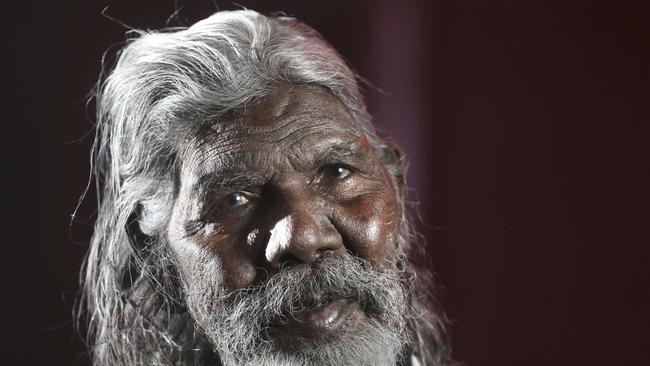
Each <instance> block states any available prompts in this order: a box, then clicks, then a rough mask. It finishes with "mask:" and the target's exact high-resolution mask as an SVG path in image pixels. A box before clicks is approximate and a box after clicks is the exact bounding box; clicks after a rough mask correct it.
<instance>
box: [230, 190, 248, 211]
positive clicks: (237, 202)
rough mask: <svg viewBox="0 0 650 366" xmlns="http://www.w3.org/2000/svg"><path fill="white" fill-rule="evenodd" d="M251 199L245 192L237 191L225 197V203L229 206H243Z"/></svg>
mask: <svg viewBox="0 0 650 366" xmlns="http://www.w3.org/2000/svg"><path fill="white" fill-rule="evenodd" d="M249 201H250V199H249V197H248V196H247V195H246V194H245V193H243V192H235V193H231V194H229V195H228V196H227V197H226V199H225V204H226V206H228V207H232V208H235V207H241V206H244V205H245V204H247V203H248V202H249Z"/></svg>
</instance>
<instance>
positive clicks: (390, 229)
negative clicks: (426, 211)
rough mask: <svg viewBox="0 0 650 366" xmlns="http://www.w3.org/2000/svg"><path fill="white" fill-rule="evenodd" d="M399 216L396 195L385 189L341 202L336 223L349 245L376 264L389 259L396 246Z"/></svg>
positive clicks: (351, 248) (353, 250)
mask: <svg viewBox="0 0 650 366" xmlns="http://www.w3.org/2000/svg"><path fill="white" fill-rule="evenodd" d="M397 217H398V215H397V204H396V202H395V198H394V196H393V195H391V194H389V193H387V192H382V193H377V194H373V195H366V196H363V197H360V198H356V199H354V200H351V201H349V202H347V203H346V204H345V205H342V206H341V208H340V210H339V211H338V214H337V215H336V216H335V218H334V224H335V225H336V226H337V228H338V229H339V231H340V233H341V236H342V237H343V238H344V241H345V245H346V246H347V249H348V250H350V251H351V252H352V253H354V254H355V255H357V256H359V257H361V258H364V259H366V260H368V261H370V262H371V263H372V264H373V265H375V266H376V265H377V264H379V263H381V262H383V261H384V260H386V259H388V256H389V255H390V254H391V253H393V250H394V249H395V240H394V233H395V230H396V228H397Z"/></svg>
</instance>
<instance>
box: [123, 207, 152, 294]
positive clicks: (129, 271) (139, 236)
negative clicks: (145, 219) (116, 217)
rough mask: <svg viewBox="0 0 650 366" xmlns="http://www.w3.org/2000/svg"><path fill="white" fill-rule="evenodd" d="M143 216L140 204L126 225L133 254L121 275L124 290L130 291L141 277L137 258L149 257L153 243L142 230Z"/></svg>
mask: <svg viewBox="0 0 650 366" xmlns="http://www.w3.org/2000/svg"><path fill="white" fill-rule="evenodd" d="M141 214H142V205H140V204H138V205H137V207H136V209H135V210H134V211H133V213H132V214H131V215H130V216H129V220H128V222H127V224H126V234H127V236H128V240H129V245H130V246H131V249H132V250H133V253H131V254H129V257H128V260H127V261H126V265H125V266H124V268H123V269H122V273H121V275H120V286H121V287H122V289H123V290H126V289H129V288H131V287H132V286H133V283H134V282H135V281H136V280H137V279H138V277H140V274H141V270H140V266H139V265H138V264H137V263H138V258H137V257H140V258H142V257H144V256H146V255H147V252H148V251H147V247H148V246H149V244H150V243H151V238H150V237H149V236H148V235H146V234H145V233H143V232H142V229H141V228H140V215H141Z"/></svg>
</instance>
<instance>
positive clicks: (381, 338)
mask: <svg viewBox="0 0 650 366" xmlns="http://www.w3.org/2000/svg"><path fill="white" fill-rule="evenodd" d="M210 272H213V271H207V272H202V273H198V272H197V271H195V272H193V273H191V274H189V276H188V277H185V278H184V283H185V285H184V287H185V291H186V294H187V297H186V301H187V305H188V308H189V310H190V313H191V315H192V317H193V318H194V320H195V322H196V325H197V326H198V328H199V330H200V331H201V332H202V333H203V334H204V335H205V336H206V337H207V339H208V340H209V341H210V342H211V343H212V345H214V348H215V349H214V351H215V352H216V353H218V354H219V357H220V358H221V361H222V363H223V364H224V365H226V366H239V365H251V366H252V365H255V366H260V365H261V366H271V365H273V366H294V365H296V366H297V365H300V366H303V365H324V366H330V365H331V366H334V365H360V366H365V365H368V366H371V365H373V366H383V365H386V366H394V365H396V364H397V363H398V361H399V360H400V359H401V358H403V357H404V356H406V355H404V354H403V352H404V349H405V345H407V344H408V343H409V342H408V341H409V340H408V336H407V329H406V324H408V323H409V320H412V318H413V315H412V311H411V309H410V307H409V306H408V300H407V299H408V294H409V293H410V283H409V281H407V280H405V279H404V278H403V277H405V276H403V275H402V272H400V271H397V270H395V269H386V270H382V271H377V270H375V269H373V268H372V267H371V265H370V264H369V263H368V262H367V261H365V260H362V259H359V258H357V257H354V256H352V255H349V254H345V255H342V256H337V257H330V258H326V259H324V260H322V261H321V263H319V265H318V266H317V267H316V268H310V267H308V266H303V265H300V266H292V267H287V268H283V269H282V270H281V271H280V272H278V273H276V274H275V275H273V276H271V277H270V278H269V279H268V280H267V281H265V282H264V283H261V284H256V285H252V286H250V287H248V288H246V289H242V290H236V291H232V292H228V291H225V290H224V289H223V285H222V281H221V280H219V279H220V278H221V277H220V276H219V277H215V273H210ZM215 278H216V279H217V280H215ZM350 296H353V297H355V298H356V300H357V301H358V304H359V306H360V308H361V309H362V310H363V312H364V313H365V315H366V317H365V318H364V319H363V320H362V321H361V324H359V325H357V326H355V327H354V329H347V328H345V327H344V329H342V330H339V331H337V332H336V334H335V335H333V336H327V337H321V338H309V339H307V338H304V337H300V336H295V337H292V338H291V339H290V340H286V339H285V340H284V341H281V342H279V340H278V339H276V338H275V337H273V336H272V335H271V334H269V327H270V326H271V325H273V324H281V323H283V319H284V320H286V319H287V318H288V317H290V316H291V314H293V313H295V312H296V311H300V310H303V309H309V308H312V307H314V306H315V305H316V304H318V303H319V301H321V299H323V298H325V299H336V298H344V297H350ZM352 330H353V331H352ZM280 345H283V346H282V347H280ZM287 345H289V347H287Z"/></svg>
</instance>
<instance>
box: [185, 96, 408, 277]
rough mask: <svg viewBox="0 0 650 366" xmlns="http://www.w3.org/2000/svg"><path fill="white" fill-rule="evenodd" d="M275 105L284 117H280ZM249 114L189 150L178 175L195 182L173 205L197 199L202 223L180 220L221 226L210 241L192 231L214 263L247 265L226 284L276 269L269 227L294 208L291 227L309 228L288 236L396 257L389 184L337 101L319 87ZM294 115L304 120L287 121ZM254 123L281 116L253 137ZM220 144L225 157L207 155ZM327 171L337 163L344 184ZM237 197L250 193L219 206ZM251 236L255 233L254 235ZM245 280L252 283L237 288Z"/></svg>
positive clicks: (373, 256)
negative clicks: (239, 203)
mask: <svg viewBox="0 0 650 366" xmlns="http://www.w3.org/2000/svg"><path fill="white" fill-rule="evenodd" d="M274 98H278V99H280V100H283V101H284V102H282V103H278V104H277V106H276V105H275V104H274V103H271V102H270V101H274ZM288 99H291V101H290V102H288V101H287V100H288ZM276 107H277V108H278V109H280V110H281V111H280V112H276V111H275V110H274V108H276ZM260 108H262V110H260ZM263 108H271V109H272V110H270V111H264V110H263ZM322 111H327V113H325V115H326V117H325V118H324V119H323V118H322V116H321V115H319V114H318V113H320V112H322ZM246 112H247V114H243V115H242V116H239V118H237V119H236V121H234V122H232V124H229V125H228V128H227V131H228V133H226V136H222V135H220V134H219V133H218V132H217V131H216V129H211V130H210V133H209V134H208V135H204V136H202V139H201V141H200V142H199V143H197V144H196V145H195V150H194V152H191V151H190V152H189V153H188V154H187V155H186V156H187V157H186V158H185V160H184V161H185V162H186V163H184V169H183V175H185V174H187V175H191V176H193V177H195V178H193V179H190V180H189V181H190V182H191V185H190V186H188V187H187V191H186V192H187V194H186V195H185V196H182V197H179V199H184V198H189V199H191V200H202V202H197V203H196V204H197V205H198V206H201V207H203V208H204V209H203V210H202V216H201V217H194V218H186V220H198V221H204V222H208V223H216V224H218V225H219V227H220V230H219V231H217V234H216V235H214V236H212V235H206V233H205V232H198V233H197V234H198V235H197V236H196V238H195V239H196V241H197V242H199V243H200V245H202V246H204V247H206V248H210V250H212V251H214V253H215V255H218V256H220V257H229V258H237V259H236V260H233V261H231V262H233V263H238V264H239V265H241V264H242V263H246V265H245V266H240V267H239V268H234V266H229V263H224V270H225V272H226V276H225V278H226V280H228V281H231V282H230V283H229V285H230V286H233V288H242V287H246V286H248V285H249V284H250V283H252V282H254V281H255V280H254V279H253V278H255V277H256V274H255V271H254V270H253V269H254V268H258V267H262V268H267V269H268V270H270V271H274V270H275V268H274V267H275V266H276V265H275V264H271V263H269V262H270V257H271V256H270V255H263V254H262V255H260V254H259V253H266V249H264V248H267V247H268V245H269V240H271V236H272V235H271V234H270V233H271V231H272V230H273V226H274V225H275V224H276V223H277V222H278V221H280V220H281V219H282V218H283V217H286V216H289V215H290V214H291V212H292V210H297V212H298V213H299V214H298V215H297V216H296V215H293V216H292V217H293V219H294V220H299V221H298V222H299V223H301V224H302V225H306V226H305V227H304V228H298V229H297V230H302V232H301V233H292V235H293V236H292V238H298V239H301V240H306V241H307V242H310V241H312V240H319V241H323V242H325V243H329V242H331V243H334V242H339V243H340V244H336V245H334V244H332V245H334V246H336V247H340V248H342V249H341V250H343V251H345V252H350V253H353V254H354V255H359V256H361V257H362V258H366V259H368V260H370V261H371V263H381V262H382V261H384V260H385V259H387V258H389V257H390V256H391V255H392V254H393V249H392V248H391V246H390V245H387V243H386V242H392V240H393V238H392V236H391V235H390V234H388V233H389V232H390V231H391V230H392V229H393V227H394V225H390V224H391V223H394V222H396V220H394V217H392V216H393V215H396V214H398V210H397V209H396V203H395V201H394V198H393V197H394V196H395V186H394V182H393V181H392V180H387V179H386V177H388V175H387V174H386V172H385V169H384V168H383V166H382V165H381V164H380V162H379V161H378V159H377V158H376V156H375V153H374V150H372V149H371V148H370V147H369V144H368V143H367V140H366V139H365V138H364V137H363V133H362V132H361V131H359V130H355V128H354V126H355V123H354V121H353V120H352V117H351V116H350V115H349V113H348V112H347V110H346V109H345V108H344V107H342V106H341V103H340V101H338V99H336V98H335V97H333V96H332V95H331V94H329V93H327V91H325V90H322V89H320V88H303V89H301V88H291V89H287V90H282V89H281V90H279V91H277V92H274V93H272V94H271V95H270V96H269V97H267V98H266V99H265V100H264V101H262V102H260V103H258V104H256V105H253V106H249V107H247V109H246ZM292 112H293V113H295V114H297V115H299V116H300V118H293V116H292V114H291V113H292ZM260 115H261V116H268V115H271V116H278V118H277V119H276V120H272V119H271V118H266V117H265V118H263V119H262V121H260V124H261V125H262V126H263V127H264V128H259V129H253V130H254V132H251V131H252V130H251V127H253V126H258V125H257V122H258V121H257V120H255V119H254V118H253V117H252V116H260ZM247 116H251V117H249V118H245V117H247ZM233 139H234V141H233ZM226 140H228V141H229V146H230V149H229V150H228V151H227V152H226V151H218V150H214V149H213V146H224V144H225V143H226ZM213 156H214V157H215V158H214V159H211V157H213ZM224 156H227V158H224ZM197 157H198V158H197ZM328 164H341V166H343V167H345V169H349V171H350V174H349V176H346V177H345V178H344V179H341V180H332V179H331V178H330V177H324V176H323V167H324V166H328ZM197 172H199V173H200V174H201V175H200V176H199V177H196V175H197ZM238 191H241V192H245V193H246V194H248V195H250V196H247V197H249V201H248V203H247V204H246V205H244V206H243V207H227V206H226V205H224V203H223V202H224V199H226V198H227V196H228V195H229V194H232V193H233V192H238ZM196 192H201V193H200V194H196ZM263 200H265V201H266V202H262V201H263ZM215 207H217V208H219V209H216V210H215V209H214V208H215ZM261 211H264V212H261ZM211 215H212V216H211ZM253 217H254V218H255V221H254V222H255V223H253ZM382 223H388V224H389V225H382ZM255 230H257V233H258V235H254V236H253V237H250V236H249V234H250V233H251V232H254V231H255ZM316 237H318V238H320V239H314V238H316ZM226 238H227V239H226ZM323 238H325V239H323ZM251 239H252V240H251ZM242 243H243V245H242ZM305 245H312V244H305ZM326 245H329V244H326ZM256 253H258V254H256ZM247 258H248V259H247ZM229 267H232V268H229ZM229 269H231V271H229ZM245 271H248V273H243V272H245ZM228 273H230V275H228ZM243 278H248V279H249V280H247V281H246V282H240V280H241V279H243Z"/></svg>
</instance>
